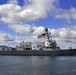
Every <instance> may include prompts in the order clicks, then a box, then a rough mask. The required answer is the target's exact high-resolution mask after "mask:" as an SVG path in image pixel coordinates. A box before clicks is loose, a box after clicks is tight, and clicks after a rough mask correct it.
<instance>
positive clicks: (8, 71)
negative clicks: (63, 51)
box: [0, 56, 76, 75]
mask: <svg viewBox="0 0 76 75" xmlns="http://www.w3.org/2000/svg"><path fill="white" fill-rule="evenodd" d="M0 75H76V57H75V56H54V57H53V56H0Z"/></svg>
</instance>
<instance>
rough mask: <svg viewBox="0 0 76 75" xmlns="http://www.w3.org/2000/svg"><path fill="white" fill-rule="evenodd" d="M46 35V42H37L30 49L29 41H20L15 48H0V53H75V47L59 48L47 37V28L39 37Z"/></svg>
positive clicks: (51, 54)
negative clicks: (33, 47)
mask: <svg viewBox="0 0 76 75" xmlns="http://www.w3.org/2000/svg"><path fill="white" fill-rule="evenodd" d="M42 36H46V42H45V43H44V42H37V47H36V48H35V49H32V46H31V42H24V41H23V42H22V43H20V44H19V45H18V46H16V47H15V48H7V49H6V50H2V49H1V50H0V55H19V56H66V55H70V56H73V55H76V49H65V50H62V49H60V47H59V46H57V43H56V41H55V40H53V39H50V38H49V33H48V28H45V33H44V34H42V35H40V36H39V37H42Z"/></svg>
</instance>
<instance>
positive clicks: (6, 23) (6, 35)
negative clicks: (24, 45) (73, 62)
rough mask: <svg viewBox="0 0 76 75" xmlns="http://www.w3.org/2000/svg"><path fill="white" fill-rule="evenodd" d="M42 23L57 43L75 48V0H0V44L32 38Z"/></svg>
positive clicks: (40, 31) (42, 30)
mask: <svg viewBox="0 0 76 75" xmlns="http://www.w3.org/2000/svg"><path fill="white" fill-rule="evenodd" d="M45 27H47V28H49V32H51V33H52V34H51V37H52V38H53V37H54V39H55V40H56V41H57V43H58V45H59V46H61V47H63V45H64V43H65V48H66V45H67V47H70V45H72V47H73V48H75V44H76V43H75V42H74V41H76V30H75V28H76V0H0V36H1V39H0V44H6V40H7V39H8V40H9V39H12V38H14V41H8V45H9V44H11V45H12V44H13V43H14V44H15V45H16V44H17V43H19V42H21V41H22V40H25V41H32V42H34V41H36V40H37V38H36V37H37V36H38V35H39V34H41V33H43V32H44V28H45ZM68 32H69V33H68ZM56 33H57V34H56ZM70 35H71V36H70ZM31 38H32V39H31ZM18 41H19V42H18ZM62 43H63V44H62ZM6 45H7V44H6Z"/></svg>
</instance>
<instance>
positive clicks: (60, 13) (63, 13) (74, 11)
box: [54, 7, 76, 21]
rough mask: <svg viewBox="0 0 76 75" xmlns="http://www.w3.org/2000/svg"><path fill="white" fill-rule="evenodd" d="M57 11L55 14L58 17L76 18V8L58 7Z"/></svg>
mask: <svg viewBox="0 0 76 75" xmlns="http://www.w3.org/2000/svg"><path fill="white" fill-rule="evenodd" d="M56 12H57V13H56V14H54V16H55V18H56V19H58V18H59V19H66V20H68V21H69V20H71V19H73V20H76V8H74V7H72V8H70V9H67V10H63V9H61V8H60V9H57V11H56Z"/></svg>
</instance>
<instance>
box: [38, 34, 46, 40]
mask: <svg viewBox="0 0 76 75" xmlns="http://www.w3.org/2000/svg"><path fill="white" fill-rule="evenodd" d="M39 38H46V33H44V34H41V35H39V36H38V39H39Z"/></svg>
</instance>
